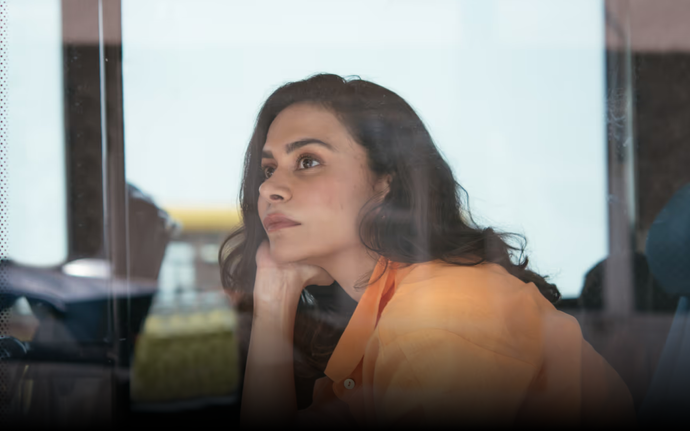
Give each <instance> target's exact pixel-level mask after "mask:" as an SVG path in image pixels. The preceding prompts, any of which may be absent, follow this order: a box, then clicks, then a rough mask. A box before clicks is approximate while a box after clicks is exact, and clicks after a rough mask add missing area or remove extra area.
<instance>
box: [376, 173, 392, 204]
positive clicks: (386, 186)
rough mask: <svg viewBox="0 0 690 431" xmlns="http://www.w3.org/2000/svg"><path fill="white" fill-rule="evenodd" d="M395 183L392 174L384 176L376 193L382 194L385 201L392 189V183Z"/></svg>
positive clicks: (377, 186) (380, 179)
mask: <svg viewBox="0 0 690 431" xmlns="http://www.w3.org/2000/svg"><path fill="white" fill-rule="evenodd" d="M392 181H393V176H392V175H391V174H386V175H383V176H382V177H381V178H379V180H378V182H377V183H376V193H377V194H379V193H380V194H381V199H384V198H385V197H386V196H387V195H388V192H389V191H390V189H391V182H392Z"/></svg>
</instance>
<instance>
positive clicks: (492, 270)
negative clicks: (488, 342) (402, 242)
mask: <svg viewBox="0 0 690 431" xmlns="http://www.w3.org/2000/svg"><path fill="white" fill-rule="evenodd" d="M399 272H400V274H399V276H398V277H397V279H396V294H395V296H396V297H397V299H402V298H405V297H408V296H409V297H410V299H412V298H414V300H420V299H421V298H424V299H425V300H427V301H429V300H432V301H433V300H434V299H435V300H437V301H439V302H445V301H446V300H447V299H448V298H449V297H452V298H454V297H458V296H459V297H462V298H463V299H464V300H465V301H490V302H491V303H493V304H496V305H499V304H501V303H505V302H508V303H510V302H514V301H524V300H525V299H529V300H531V301H536V302H538V303H539V305H541V306H544V305H545V304H550V303H549V302H548V301H547V300H546V299H545V298H544V297H543V296H542V295H541V293H540V292H539V290H538V289H537V287H536V286H535V285H534V284H533V283H525V282H523V281H522V280H520V279H518V278H517V277H515V276H513V275H512V274H510V273H508V271H507V270H506V269H505V268H503V267H502V266H500V265H498V264H495V263H490V262H485V263H481V264H478V265H472V266H470V265H455V264H450V263H446V262H443V261H431V262H425V263H419V264H414V265H410V266H409V267H407V268H404V269H402V270H401V271H399ZM542 300H543V301H542Z"/></svg>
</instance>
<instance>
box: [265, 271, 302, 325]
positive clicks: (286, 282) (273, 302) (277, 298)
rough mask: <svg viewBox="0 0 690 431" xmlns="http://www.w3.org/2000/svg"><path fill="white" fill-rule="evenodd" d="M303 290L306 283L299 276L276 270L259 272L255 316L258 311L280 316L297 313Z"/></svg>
mask: <svg viewBox="0 0 690 431" xmlns="http://www.w3.org/2000/svg"><path fill="white" fill-rule="evenodd" d="M303 288H304V281H303V280H302V279H301V278H300V277H299V276H298V275H297V274H292V273H290V272H286V271H280V270H274V269H266V270H259V271H257V273H256V281H255V282H254V314H256V312H257V311H261V312H266V313H279V314H282V313H281V312H282V311H295V310H296V309H297V305H298V304H299V298H300V295H301V293H302V289H303Z"/></svg>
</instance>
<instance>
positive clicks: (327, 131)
mask: <svg viewBox="0 0 690 431" xmlns="http://www.w3.org/2000/svg"><path fill="white" fill-rule="evenodd" d="M261 166H262V170H263V172H264V174H265V178H266V179H265V181H264V182H263V184H262V185H261V187H260V188H259V202H258V207H259V217H260V218H261V220H262V223H263V225H264V229H265V230H266V232H267V235H268V238H269V241H270V245H271V255H272V257H273V258H274V259H275V260H277V261H279V262H304V263H311V264H319V262H322V261H323V260H324V259H329V258H333V257H337V256H338V255H339V254H341V253H342V252H344V251H347V250H354V249H356V248H361V247H363V245H362V243H361V241H360V239H359V222H360V210H361V209H362V207H363V206H364V205H365V204H366V203H367V202H368V201H369V200H370V199H371V198H372V197H373V196H374V195H375V194H376V193H377V192H379V191H381V190H382V187H384V186H385V181H381V180H379V181H375V178H374V175H373V173H372V172H371V170H370V169H369V166H368V163H367V155H366V152H365V150H364V148H362V146H360V145H359V144H357V143H356V142H355V141H354V140H353V138H352V137H351V136H350V134H349V133H348V131H347V129H346V128H345V127H344V126H343V125H342V124H341V123H340V121H339V120H338V119H337V118H336V117H335V116H334V115H333V114H332V113H331V112H330V111H328V110H326V109H324V108H321V107H318V106H316V105H311V104H304V103H302V104H295V105H291V106H289V107H288V108H286V109H284V110H283V111H282V112H281V113H280V114H279V115H278V116H277V117H276V119H275V120H274V121H273V123H272V124H271V126H270V128H269V130H268V136H267V138H266V143H265V145H264V147H263V153H262V159H261Z"/></svg>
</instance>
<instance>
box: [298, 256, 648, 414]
mask: <svg viewBox="0 0 690 431" xmlns="http://www.w3.org/2000/svg"><path fill="white" fill-rule="evenodd" d="M379 276H380V277H379ZM371 281H374V283H373V284H371V283H370V285H369V287H368V288H367V290H366V291H365V292H364V294H363V296H362V298H361V300H360V301H359V304H358V305H357V308H356V309H355V311H354V314H353V315H352V318H351V320H350V322H349V324H348V326H347V328H346V329H345V331H344V333H343V335H342V337H341V339H340V341H339V342H338V345H337V346H336V348H335V350H334V351H333V354H332V356H331V358H330V360H329V362H328V365H327V367H326V370H325V374H326V376H327V377H324V378H321V379H319V380H317V382H316V384H315V386H314V396H313V403H312V405H311V406H310V407H309V408H308V409H306V410H302V411H300V413H299V414H298V423H301V424H305V425H307V424H323V425H331V426H332V425H334V424H340V425H352V426H355V427H357V426H359V427H373V426H388V425H402V426H424V425H432V426H435V425H441V426H447V425H467V424H477V425H508V426H510V425H522V424H525V425H526V424H534V425H539V424H543V425H558V426H563V425H565V426H584V425H587V424H595V425H600V424H603V423H609V424H621V423H634V420H635V419H634V418H635V413H634V410H633V402H632V397H631V395H630V393H629V391H628V389H627V387H626V385H625V384H624V382H623V381H622V379H621V378H620V377H619V375H618V374H617V373H616V372H615V371H614V370H613V368H611V366H610V365H609V364H608V363H607V362H606V361H605V360H604V359H603V358H602V357H601V356H600V355H599V354H598V353H596V352H595V351H594V350H593V349H592V347H591V346H590V344H589V343H588V342H587V341H585V340H584V339H583V338H582V333H581V330H580V326H579V324H578V323H577V321H576V320H575V319H574V318H573V317H571V316H569V315H567V314H565V313H563V312H560V311H558V310H556V308H555V307H554V306H553V305H552V304H551V303H550V302H549V301H548V300H546V299H545V298H544V297H543V296H542V295H541V293H540V292H539V290H538V289H537V287H536V286H535V285H534V284H532V283H524V282H522V281H521V280H519V279H518V278H516V277H514V276H512V275H510V274H509V273H508V272H507V271H506V270H505V269H504V268H502V267H501V266H499V265H496V264H490V263H487V264H482V265H479V266H475V267H463V266H457V265H450V264H446V263H443V262H438V261H437V262H428V263H423V264H415V265H410V266H406V267H405V266H402V265H399V264H396V263H389V264H388V265H387V268H386V263H385V260H384V259H383V258H382V259H381V260H379V262H378V263H377V266H376V268H375V270H374V273H373V274H372V278H371Z"/></svg>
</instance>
